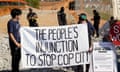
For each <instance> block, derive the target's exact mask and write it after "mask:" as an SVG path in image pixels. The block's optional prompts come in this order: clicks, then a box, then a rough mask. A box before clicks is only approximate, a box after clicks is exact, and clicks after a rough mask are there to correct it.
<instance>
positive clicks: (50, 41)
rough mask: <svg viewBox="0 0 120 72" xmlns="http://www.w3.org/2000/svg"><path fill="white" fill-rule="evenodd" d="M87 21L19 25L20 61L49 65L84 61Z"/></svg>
mask: <svg viewBox="0 0 120 72" xmlns="http://www.w3.org/2000/svg"><path fill="white" fill-rule="evenodd" d="M87 31H88V30H87V24H79V25H78V24H77V25H68V26H57V27H33V28H32V27H31V28H30V27H23V28H21V31H20V32H21V45H22V48H21V49H22V64H23V67H25V68H50V67H64V66H72V65H80V64H85V63H88V61H89V60H88V57H89V56H88V52H87V51H88V49H89V44H88V32H87Z"/></svg>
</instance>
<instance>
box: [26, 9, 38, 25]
mask: <svg viewBox="0 0 120 72" xmlns="http://www.w3.org/2000/svg"><path fill="white" fill-rule="evenodd" d="M36 18H37V14H36V13H35V12H33V10H32V9H31V8H29V13H28V14H27V20H28V22H29V26H30V27H37V26H38V24H37V20H36Z"/></svg>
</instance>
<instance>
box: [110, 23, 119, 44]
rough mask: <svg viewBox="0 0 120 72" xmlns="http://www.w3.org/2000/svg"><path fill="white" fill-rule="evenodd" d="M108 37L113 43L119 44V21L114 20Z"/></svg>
mask: <svg viewBox="0 0 120 72" xmlns="http://www.w3.org/2000/svg"><path fill="white" fill-rule="evenodd" d="M110 38H111V41H112V42H113V44H115V45H120V22H116V23H115V24H113V26H112V27H111V29H110Z"/></svg>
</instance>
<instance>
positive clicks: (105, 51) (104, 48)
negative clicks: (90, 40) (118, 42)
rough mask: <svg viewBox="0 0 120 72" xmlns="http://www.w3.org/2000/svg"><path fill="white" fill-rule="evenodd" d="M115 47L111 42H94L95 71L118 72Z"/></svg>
mask: <svg viewBox="0 0 120 72" xmlns="http://www.w3.org/2000/svg"><path fill="white" fill-rule="evenodd" d="M113 48H114V46H113V44H112V43H110V42H99V43H94V47H93V72H117V71H116V69H117V68H116V61H115V55H114V54H115V53H114V50H113Z"/></svg>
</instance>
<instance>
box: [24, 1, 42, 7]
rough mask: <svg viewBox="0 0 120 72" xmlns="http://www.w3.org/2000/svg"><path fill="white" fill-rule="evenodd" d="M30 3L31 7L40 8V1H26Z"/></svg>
mask: <svg viewBox="0 0 120 72" xmlns="http://www.w3.org/2000/svg"><path fill="white" fill-rule="evenodd" d="M26 1H27V2H28V5H29V6H32V7H34V8H39V6H40V0H26Z"/></svg>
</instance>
